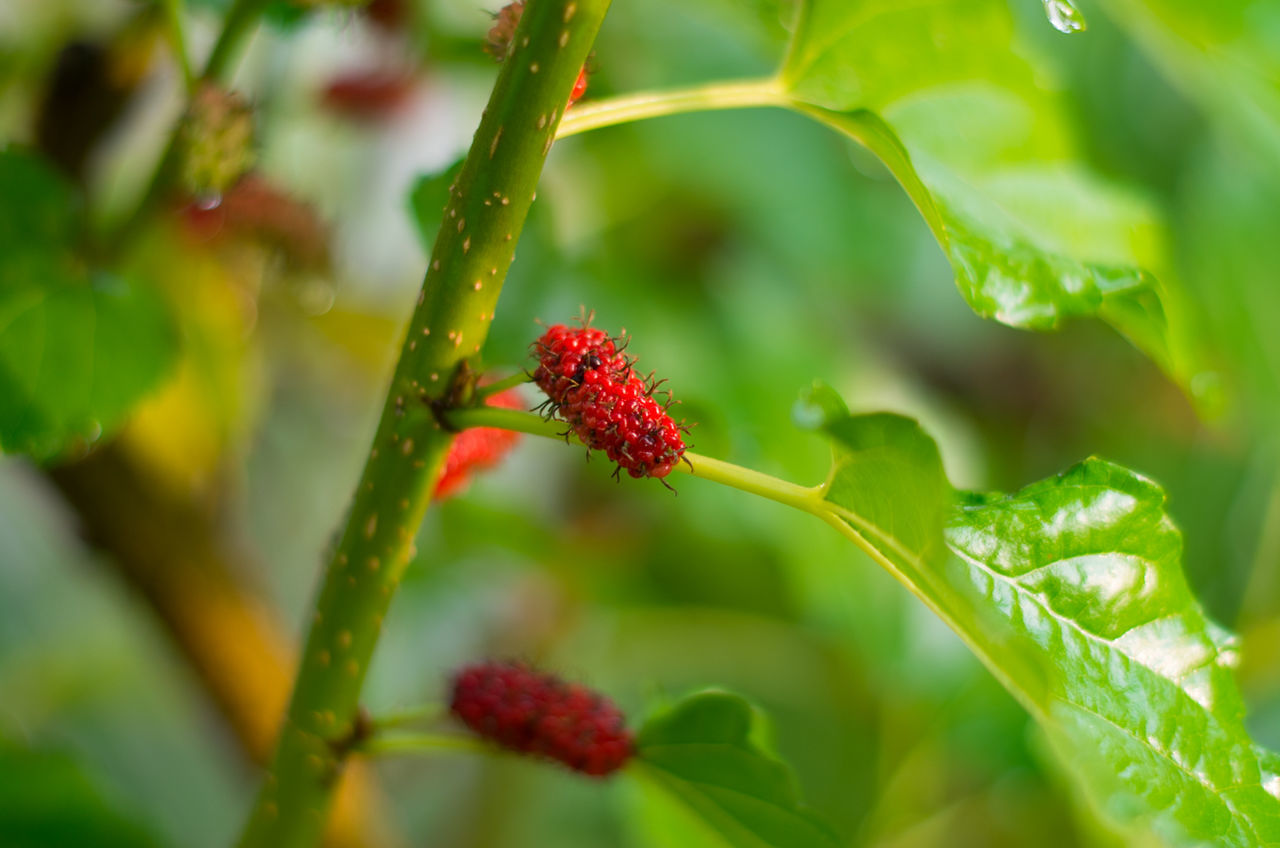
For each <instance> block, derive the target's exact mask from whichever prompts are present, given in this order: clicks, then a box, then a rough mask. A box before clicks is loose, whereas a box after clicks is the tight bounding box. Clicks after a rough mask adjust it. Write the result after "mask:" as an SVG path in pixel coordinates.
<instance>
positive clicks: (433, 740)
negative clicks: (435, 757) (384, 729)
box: [353, 733, 495, 756]
mask: <svg viewBox="0 0 1280 848" xmlns="http://www.w3.org/2000/svg"><path fill="white" fill-rule="evenodd" d="M440 751H465V752H466V753H469V754H492V753H494V752H495V749H494V747H493V746H492V745H489V744H486V743H485V741H484V740H483V739H477V738H476V737H474V736H459V735H454V734H449V733H389V734H385V735H384V734H378V735H376V736H372V737H370V738H369V739H368V740H366V741H364V742H362V743H360V744H359V745H357V746H356V747H355V748H354V749H353V753H356V754H366V755H368V756H378V755H380V754H423V753H429V754H434V753H438V752H440Z"/></svg>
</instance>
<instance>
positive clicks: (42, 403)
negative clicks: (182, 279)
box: [0, 262, 176, 460]
mask: <svg viewBox="0 0 1280 848" xmlns="http://www.w3.org/2000/svg"><path fill="white" fill-rule="evenodd" d="M37 269H38V273H33V274H32V275H31V276H30V277H24V279H23V280H22V281H21V282H15V281H10V282H9V283H8V284H7V285H5V286H4V287H3V288H2V289H0V449H3V450H4V451H5V452H7V453H24V454H29V455H31V456H33V457H35V458H36V459H38V460H48V459H53V458H55V457H58V456H59V455H62V454H64V453H65V452H67V451H68V450H71V449H74V448H75V447H76V446H77V445H83V444H84V443H91V442H93V441H94V440H96V439H97V438H98V437H100V436H101V435H102V434H103V433H104V432H106V431H109V430H110V429H112V428H113V427H114V426H116V425H117V424H118V423H119V422H120V421H121V419H122V418H123V417H124V415H125V413H127V412H128V410H129V409H130V407H131V406H132V405H133V404H134V403H135V402H136V401H137V400H138V399H140V398H141V397H142V396H143V394H145V393H146V392H147V391H148V390H149V389H151V388H153V387H154V386H155V385H156V384H157V383H158V382H159V380H160V378H161V377H162V376H163V375H164V374H165V372H166V371H167V370H168V367H169V365H170V364H171V362H172V361H173V359H174V356H175V353H176V338H175V334H174V329H173V326H172V324H171V321H170V318H169V315H168V313H167V311H166V309H165V306H164V303H163V302H162V301H161V299H160V298H159V296H158V295H156V294H155V293H154V292H153V291H151V290H150V289H147V288H145V287H141V286H137V285H135V284H133V283H131V282H130V281H128V280H124V279H121V278H118V277H113V276H110V275H108V274H97V275H95V276H94V277H93V279H92V281H85V280H82V279H79V278H78V277H77V276H76V275H75V274H73V273H71V271H70V270H69V269H68V268H66V267H63V266H61V265H59V264H56V263H52V262H43V263H38V264H34V265H32V266H30V270H37Z"/></svg>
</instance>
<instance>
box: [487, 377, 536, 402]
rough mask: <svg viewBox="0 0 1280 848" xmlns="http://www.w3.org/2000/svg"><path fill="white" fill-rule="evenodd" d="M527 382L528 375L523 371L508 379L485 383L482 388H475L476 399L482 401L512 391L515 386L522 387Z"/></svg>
mask: <svg viewBox="0 0 1280 848" xmlns="http://www.w3.org/2000/svg"><path fill="white" fill-rule="evenodd" d="M527 382H529V375H528V374H526V373H525V372H523V371H520V372H518V373H516V374H512V375H511V376H510V377H503V378H502V379H501V380H495V381H493V382H492V383H485V384H484V385H483V386H478V387H477V388H476V397H478V398H480V399H481V400H483V399H484V398H487V397H493V396H494V395H497V394H501V393H502V392H505V391H506V390H507V389H514V388H515V387H516V386H523V385H524V384H525V383H527Z"/></svg>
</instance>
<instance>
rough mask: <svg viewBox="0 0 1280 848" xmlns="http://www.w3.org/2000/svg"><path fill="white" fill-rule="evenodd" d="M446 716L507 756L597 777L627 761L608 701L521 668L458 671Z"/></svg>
mask: <svg viewBox="0 0 1280 848" xmlns="http://www.w3.org/2000/svg"><path fill="white" fill-rule="evenodd" d="M449 709H450V711H451V712H452V713H453V714H454V715H456V716H457V717H458V718H459V719H461V720H462V721H463V722H464V723H465V724H466V725H467V727H469V728H471V729H472V730H473V731H475V732H476V733H478V734H479V735H481V736H483V737H485V738H486V739H491V740H493V741H494V742H496V743H497V744H498V745H501V746H502V747H504V748H507V749H510V750H512V751H518V752H521V753H525V754H533V755H535V756H541V757H545V758H547V759H551V760H556V761H557V762H560V763H563V764H564V765H566V766H568V767H569V768H571V769H573V770H574V771H577V772H581V773H583V774H589V775H593V776H597V777H599V776H603V775H607V774H610V773H612V772H614V771H617V770H618V769H619V768H621V767H622V766H623V765H624V764H625V763H626V762H627V760H628V759H629V758H630V756H631V754H632V750H633V744H632V736H631V733H630V731H628V730H627V727H626V721H625V719H624V718H623V715H622V712H621V711H620V710H619V709H618V708H617V707H616V706H614V704H613V702H612V701H610V700H609V699H608V698H606V697H604V696H603V695H600V694H598V693H596V692H593V691H591V690H590V689H588V688H586V687H585V686H582V685H580V684H577V683H566V682H565V681H563V680H561V679H560V678H558V677H556V676H555V675H552V674H546V673H543V672H539V671H535V670H534V669H532V668H530V667H528V666H526V665H524V664H522V663H498V662H488V663H481V664H478V665H473V666H468V667H466V668H464V669H462V670H461V671H460V672H459V673H458V675H457V676H456V677H455V678H454V681H453V695H452V698H451V700H450V703H449Z"/></svg>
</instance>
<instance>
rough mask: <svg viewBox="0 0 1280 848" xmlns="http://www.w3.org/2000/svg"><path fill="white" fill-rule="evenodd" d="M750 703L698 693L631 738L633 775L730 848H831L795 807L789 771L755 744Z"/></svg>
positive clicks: (822, 830)
mask: <svg viewBox="0 0 1280 848" xmlns="http://www.w3.org/2000/svg"><path fill="white" fill-rule="evenodd" d="M754 724H755V716H754V713H753V711H752V709H751V705H750V704H748V703H747V702H746V701H745V700H743V699H742V698H741V697H739V696H737V695H733V694H730V693H728V692H701V693H698V694H696V695H691V696H689V697H688V698H685V699H684V700H682V701H680V702H679V703H677V704H676V705H675V706H674V707H672V708H671V709H670V710H668V711H666V712H663V713H661V714H660V715H657V716H655V717H654V718H651V719H650V720H649V721H648V722H646V723H645V725H644V727H643V728H641V730H640V733H639V735H638V736H637V738H636V753H637V761H638V771H639V773H640V774H641V776H642V777H644V778H646V779H647V780H648V781H650V782H651V783H653V784H654V785H656V786H658V787H660V788H661V789H663V790H664V791H665V792H667V793H668V794H669V795H670V796H671V797H672V798H674V799H676V800H678V801H679V802H681V803H682V804H683V805H684V806H686V807H687V808H688V809H689V810H691V811H692V812H693V813H695V814H696V815H697V816H698V817H699V818H700V819H701V821H702V822H703V823H705V824H706V825H707V826H708V827H709V828H710V829H711V830H712V831H714V833H715V834H716V835H717V836H719V837H720V838H721V839H723V841H724V844H726V845H730V846H734V848H834V846H836V845H838V844H839V842H838V841H837V840H836V838H835V836H834V835H833V834H832V833H831V832H830V831H829V830H828V829H827V828H826V826H825V825H823V824H822V822H820V821H819V820H818V819H817V818H816V817H814V816H813V814H811V813H810V812H809V811H808V810H807V809H806V808H805V807H804V805H803V804H802V803H801V801H800V798H799V795H798V793H797V791H796V788H795V783H794V780H793V778H792V776H791V772H790V770H789V769H788V768H787V767H786V766H785V765H783V764H782V763H781V762H779V761H778V760H777V759H775V758H773V757H772V756H770V755H768V754H767V753H765V752H764V751H763V750H761V748H760V746H759V745H758V744H757V743H756V742H755V740H754V736H755V735H756V734H755V728H754Z"/></svg>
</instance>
